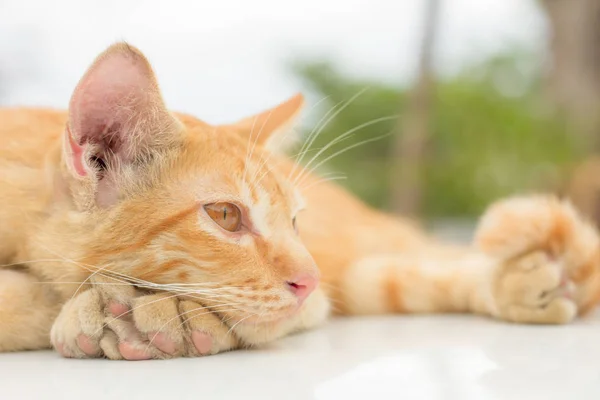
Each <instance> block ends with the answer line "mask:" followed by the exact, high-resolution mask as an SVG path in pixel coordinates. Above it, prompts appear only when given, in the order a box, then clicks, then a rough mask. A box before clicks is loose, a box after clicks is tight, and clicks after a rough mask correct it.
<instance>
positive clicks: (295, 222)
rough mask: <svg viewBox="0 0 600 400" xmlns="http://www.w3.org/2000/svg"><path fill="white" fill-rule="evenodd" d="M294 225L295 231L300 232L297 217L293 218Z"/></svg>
mask: <svg viewBox="0 0 600 400" xmlns="http://www.w3.org/2000/svg"><path fill="white" fill-rule="evenodd" d="M292 226H293V227H294V231H296V233H298V222H297V221H296V217H294V218H293V219H292Z"/></svg>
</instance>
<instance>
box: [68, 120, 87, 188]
mask: <svg viewBox="0 0 600 400" xmlns="http://www.w3.org/2000/svg"><path fill="white" fill-rule="evenodd" d="M66 134H67V143H68V144H69V149H70V150H71V160H72V166H73V169H74V170H75V172H76V173H77V175H79V176H81V177H85V176H87V175H88V173H87V171H86V170H85V167H84V166H83V157H84V155H85V149H84V146H80V145H78V144H77V143H76V142H75V140H74V139H73V135H72V134H71V130H70V129H69V127H68V126H67V132H66Z"/></svg>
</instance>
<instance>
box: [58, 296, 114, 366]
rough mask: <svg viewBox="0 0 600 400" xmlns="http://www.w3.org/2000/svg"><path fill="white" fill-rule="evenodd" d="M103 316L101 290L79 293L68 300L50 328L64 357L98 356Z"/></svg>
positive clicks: (100, 353)
mask: <svg viewBox="0 0 600 400" xmlns="http://www.w3.org/2000/svg"><path fill="white" fill-rule="evenodd" d="M103 320H104V312H103V310H102V302H101V299H100V296H99V295H98V293H97V292H96V291H94V290H88V291H85V292H83V293H80V294H79V295H77V296H75V297H73V298H72V299H71V300H69V301H68V302H67V303H65V305H64V306H63V308H62V309H61V312H60V313H59V315H58V317H57V318H56V320H55V321H54V324H53V326H52V329H51V332H50V339H51V342H52V345H53V346H54V348H55V349H56V350H57V351H58V352H59V353H60V354H61V355H62V356H64V357H69V358H89V357H99V356H101V355H102V352H101V351H100V346H99V340H100V338H101V337H102V333H103Z"/></svg>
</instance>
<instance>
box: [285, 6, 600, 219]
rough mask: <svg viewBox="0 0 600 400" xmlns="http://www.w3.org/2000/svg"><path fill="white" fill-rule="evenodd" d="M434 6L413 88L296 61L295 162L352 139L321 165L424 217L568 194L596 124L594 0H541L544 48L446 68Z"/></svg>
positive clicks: (379, 200)
mask: <svg viewBox="0 0 600 400" xmlns="http://www.w3.org/2000/svg"><path fill="white" fill-rule="evenodd" d="M437 3H439V1H437V0H429V8H428V13H427V15H426V19H427V20H426V21H425V23H424V32H423V37H422V43H421V62H420V64H419V67H418V68H419V70H418V71H417V78H416V80H415V82H413V84H412V86H405V87H404V86H394V85H391V84H384V83H382V82H379V81H375V80H373V81H365V80H359V79H357V78H354V77H350V76H348V75H345V74H344V73H343V72H342V71H341V69H340V68H339V67H337V66H336V64H335V63H334V62H331V61H328V60H314V59H311V60H306V59H304V60H295V61H294V62H293V63H292V65H291V69H292V70H293V72H294V74H296V76H297V77H298V78H299V79H300V80H301V82H302V84H303V85H304V87H306V88H307V91H308V93H310V95H311V101H310V102H309V104H316V106H315V107H313V108H312V109H310V110H309V112H308V114H309V117H308V119H307V123H306V127H305V129H304V134H305V137H306V138H309V140H310V138H313V137H314V143H313V145H312V146H311V148H312V149H313V150H312V151H309V152H307V153H306V154H305V155H304V157H303V158H302V159H301V160H300V161H301V162H302V163H303V164H305V165H306V164H308V161H309V160H310V159H311V158H312V156H314V155H315V154H316V153H317V152H318V151H319V149H321V148H323V147H324V146H327V145H328V144H329V143H332V142H334V144H333V145H331V146H330V147H329V148H328V149H327V150H326V151H323V152H322V153H323V154H321V155H319V156H318V157H317V160H316V161H313V162H312V163H310V164H309V166H310V167H314V166H315V165H319V164H320V163H319V160H325V159H326V158H327V156H328V155H333V154H335V153H336V152H338V151H340V150H343V149H345V148H348V150H347V151H345V152H343V153H341V154H339V155H337V156H335V157H334V158H332V159H331V160H329V161H327V162H325V163H324V164H323V165H319V168H317V170H318V171H319V172H320V173H322V174H325V175H324V176H329V177H335V178H340V176H339V175H338V174H337V173H338V172H340V173H343V174H344V175H345V176H346V177H345V179H344V180H339V181H338V182H339V184H341V185H344V186H346V187H348V188H349V189H350V190H352V191H353V192H355V193H356V194H358V195H359V196H360V197H361V198H363V199H364V200H365V201H366V202H368V203H370V204H372V205H373V206H376V207H380V208H383V209H387V210H390V211H394V212H398V213H403V214H408V215H413V216H417V217H420V218H424V219H426V220H435V219H444V218H458V219H461V218H463V219H472V218H474V217H476V216H477V215H479V214H480V213H481V212H482V211H483V210H484V209H485V207H486V205H488V204H489V203H490V202H492V201H494V200H496V199H498V198H501V197H504V196H508V195H511V194H517V193H529V192H539V191H543V192H554V193H559V194H566V195H569V184H570V181H571V180H572V176H573V174H574V173H575V172H574V171H575V170H576V169H577V166H578V165H579V164H581V163H582V162H583V161H584V160H586V158H588V157H590V156H591V155H592V154H593V153H594V151H595V147H596V140H595V138H596V136H597V135H598V133H599V132H598V129H599V127H600V126H599V125H598V123H597V121H596V116H597V115H598V114H599V113H597V110H598V108H599V107H598V104H600V102H599V100H598V98H599V97H600V96H599V94H600V84H599V82H600V79H599V73H600V63H599V61H598V60H599V59H600V57H598V58H595V57H592V56H590V54H598V53H599V51H600V50H599V49H600V46H596V43H595V40H594V38H597V37H600V7H599V6H598V4H600V2H590V1H580V0H574V1H561V0H547V1H539V2H538V3H539V6H540V10H541V12H543V13H544V15H546V18H547V21H548V24H549V27H550V30H551V34H550V35H548V42H547V43H545V47H544V48H539V49H528V48H525V49H524V48H514V49H512V50H510V51H507V52H504V53H502V54H496V55H494V56H492V57H486V58H484V59H480V60H474V61H473V62H472V63H471V64H470V65H467V66H466V67H464V68H463V69H462V70H461V71H459V72H457V73H455V74H452V75H446V76H441V75H440V74H437V73H436V70H435V50H436V47H435V43H436V24H439V14H438V12H439V10H438V6H439V4H437ZM574 11H577V12H578V13H579V14H577V15H578V16H579V17H578V18H572V17H569V15H570V14H572V13H573V12H574ZM569 13H570V14H569ZM586 13H589V16H590V17H589V18H586V15H588V14H586ZM567 14H569V15H567ZM574 24H579V25H581V24H584V25H585V24H587V25H585V26H586V29H576V28H577V27H576V26H574ZM594 35H596V36H594ZM573 46H576V47H577V46H579V47H578V48H572V47H573ZM596 47H597V48H598V49H597V48H596ZM363 125H364V126H363ZM361 126H363V127H362V128H360V129H357V127H361ZM348 132H351V133H350V134H347V133H348ZM311 135H312V136H311ZM343 135H346V136H343ZM381 135H385V136H384V137H382V138H380V139H377V140H374V138H376V137H379V136H381ZM340 137H343V138H344V139H343V140H339V139H337V140H338V142H337V143H336V138H340ZM362 141H367V143H364V144H362V145H359V143H360V142H362ZM300 150H301V149H300V147H298V148H297V149H296V151H295V152H292V153H296V152H298V151H300ZM598 172H599V174H600V170H599V171H598ZM574 200H575V201H576V202H577V199H574Z"/></svg>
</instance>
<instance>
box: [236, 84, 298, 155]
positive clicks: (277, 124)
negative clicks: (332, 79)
mask: <svg viewBox="0 0 600 400" xmlns="http://www.w3.org/2000/svg"><path fill="white" fill-rule="evenodd" d="M303 107H304V96H302V94H300V93H298V94H296V95H295V96H293V97H291V98H289V99H288V100H286V101H284V102H283V103H281V104H279V105H277V106H275V107H273V108H271V109H270V110H267V111H264V112H262V113H260V114H257V115H254V116H251V117H248V118H244V119H243V120H241V121H238V122H237V123H235V124H232V125H228V127H229V128H233V129H235V130H236V131H238V132H239V133H240V134H242V135H243V136H244V137H247V138H248V139H249V140H251V141H256V143H257V144H259V145H261V146H262V147H264V148H266V149H267V150H270V151H273V152H277V153H283V152H285V151H286V150H287V149H289V148H290V147H291V146H292V145H293V144H294V143H295V142H296V140H298V135H297V129H296V127H295V126H294V122H295V120H296V119H297V118H298V116H299V115H300V112H301V111H302V108H303Z"/></svg>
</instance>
